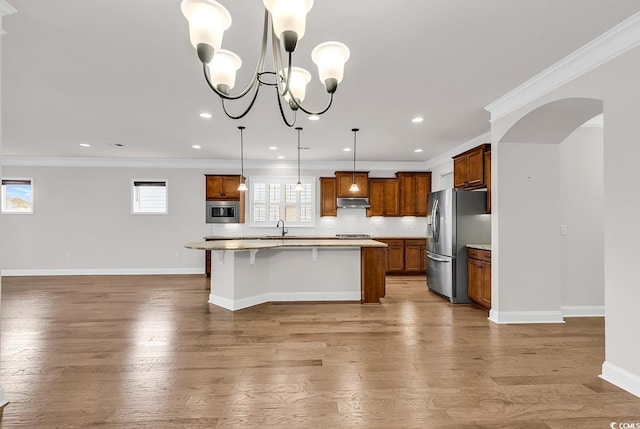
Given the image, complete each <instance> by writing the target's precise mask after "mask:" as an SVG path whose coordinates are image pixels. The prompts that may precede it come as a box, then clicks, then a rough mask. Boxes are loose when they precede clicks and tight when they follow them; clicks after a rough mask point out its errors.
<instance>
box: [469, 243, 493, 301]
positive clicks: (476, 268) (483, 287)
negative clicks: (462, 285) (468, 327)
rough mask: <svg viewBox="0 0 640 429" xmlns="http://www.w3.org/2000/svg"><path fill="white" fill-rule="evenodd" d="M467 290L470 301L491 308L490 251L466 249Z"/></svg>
mask: <svg viewBox="0 0 640 429" xmlns="http://www.w3.org/2000/svg"><path fill="white" fill-rule="evenodd" d="M467 290H468V294H469V299H470V300H471V301H473V302H474V303H475V304H476V305H478V306H479V307H482V308H484V309H485V310H491V251H489V250H480V249H468V258H467Z"/></svg>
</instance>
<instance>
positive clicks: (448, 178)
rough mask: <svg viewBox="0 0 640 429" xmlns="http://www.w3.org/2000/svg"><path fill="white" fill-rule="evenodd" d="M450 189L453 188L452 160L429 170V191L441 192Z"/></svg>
mask: <svg viewBox="0 0 640 429" xmlns="http://www.w3.org/2000/svg"><path fill="white" fill-rule="evenodd" d="M461 152H463V151H461ZM451 188H453V159H450V160H448V161H446V162H444V163H442V164H439V165H436V166H434V167H432V168H431V190H432V191H441V190H443V189H451Z"/></svg>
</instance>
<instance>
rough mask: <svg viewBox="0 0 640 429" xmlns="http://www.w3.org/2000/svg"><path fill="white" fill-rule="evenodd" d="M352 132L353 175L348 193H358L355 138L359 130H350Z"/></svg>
mask: <svg viewBox="0 0 640 429" xmlns="http://www.w3.org/2000/svg"><path fill="white" fill-rule="evenodd" d="M351 131H353V174H352V176H351V187H350V188H349V192H358V191H360V188H359V187H358V184H357V183H356V136H357V135H358V131H360V128H352V129H351Z"/></svg>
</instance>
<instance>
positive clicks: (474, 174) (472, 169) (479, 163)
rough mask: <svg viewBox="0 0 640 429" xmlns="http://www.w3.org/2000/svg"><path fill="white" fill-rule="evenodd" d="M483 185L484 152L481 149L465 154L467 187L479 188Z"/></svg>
mask: <svg viewBox="0 0 640 429" xmlns="http://www.w3.org/2000/svg"><path fill="white" fill-rule="evenodd" d="M483 183H484V150H483V148H482V147H479V148H477V149H474V150H473V151H472V152H469V153H468V154H467V186H468V187H475V186H481V185H482V184H483Z"/></svg>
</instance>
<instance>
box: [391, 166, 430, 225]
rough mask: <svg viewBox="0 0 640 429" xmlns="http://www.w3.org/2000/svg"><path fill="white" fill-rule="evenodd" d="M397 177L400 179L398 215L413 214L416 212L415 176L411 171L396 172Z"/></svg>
mask: <svg viewBox="0 0 640 429" xmlns="http://www.w3.org/2000/svg"><path fill="white" fill-rule="evenodd" d="M398 178H399V180H400V215H402V216H415V214H416V212H417V210H416V176H415V175H414V174H412V173H398ZM425 199H426V196H425Z"/></svg>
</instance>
